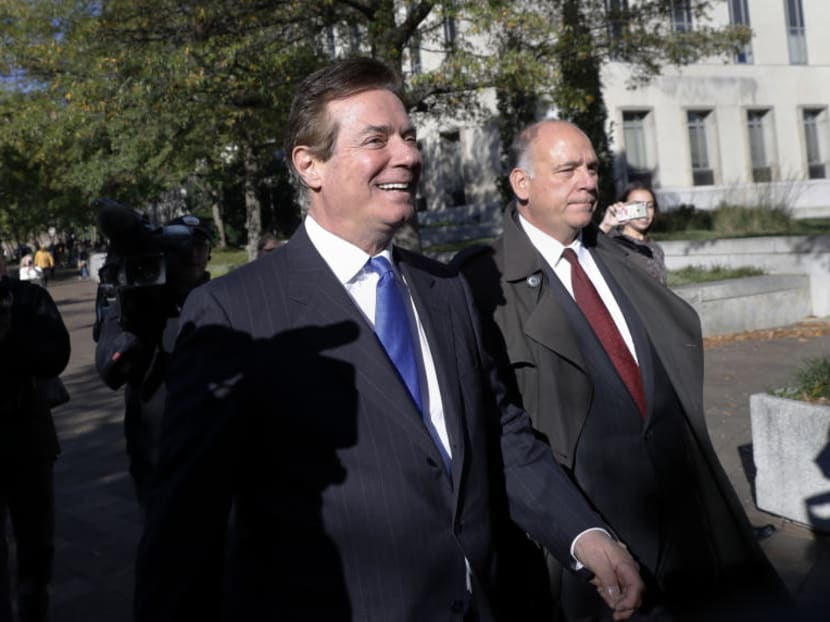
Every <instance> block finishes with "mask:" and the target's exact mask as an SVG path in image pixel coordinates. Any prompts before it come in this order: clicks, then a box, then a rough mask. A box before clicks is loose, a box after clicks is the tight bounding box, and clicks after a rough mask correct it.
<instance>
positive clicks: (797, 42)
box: [784, 0, 807, 65]
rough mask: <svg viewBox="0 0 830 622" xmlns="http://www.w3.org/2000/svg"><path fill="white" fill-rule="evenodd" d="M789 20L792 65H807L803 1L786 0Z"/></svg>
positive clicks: (788, 39)
mask: <svg viewBox="0 0 830 622" xmlns="http://www.w3.org/2000/svg"><path fill="white" fill-rule="evenodd" d="M784 13H785V14H786V18H787V47H788V48H789V51H790V64H791V65H806V64H807V37H806V35H805V33H804V10H803V9H802V8H801V0H784Z"/></svg>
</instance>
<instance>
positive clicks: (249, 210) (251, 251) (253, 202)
mask: <svg viewBox="0 0 830 622" xmlns="http://www.w3.org/2000/svg"><path fill="white" fill-rule="evenodd" d="M243 153H244V155H243V165H244V167H245V182H244V183H245V229H247V230H248V246H247V248H248V260H249V261H253V260H254V259H256V253H257V245H258V244H259V238H260V235H261V233H262V206H261V205H260V203H259V199H258V198H257V196H256V185H255V184H256V179H257V175H256V173H257V171H258V170H259V167H258V165H257V162H256V159H255V158H254V152H253V149H251V146H250V145H249V144H245V146H244V147H243Z"/></svg>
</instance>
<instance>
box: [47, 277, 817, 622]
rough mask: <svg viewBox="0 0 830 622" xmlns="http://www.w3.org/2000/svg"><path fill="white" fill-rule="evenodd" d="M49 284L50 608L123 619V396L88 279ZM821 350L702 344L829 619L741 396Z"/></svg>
mask: <svg viewBox="0 0 830 622" xmlns="http://www.w3.org/2000/svg"><path fill="white" fill-rule="evenodd" d="M49 289H50V292H51V293H52V296H53V297H54V298H55V300H56V302H57V303H58V305H59V306H60V309H61V313H62V314H63V318H64V321H65V322H66V324H67V326H68V328H69V330H70V332H71V334H72V358H71V361H70V364H69V367H68V369H67V370H66V372H65V373H64V374H63V376H62V377H63V380H64V382H65V383H66V385H67V387H68V389H69V391H70V393H71V395H72V400H71V401H70V402H69V403H68V404H66V405H64V406H62V407H60V408H58V409H56V410H55V412H54V416H55V421H56V424H57V427H58V434H59V436H60V439H61V443H62V448H63V453H62V455H61V457H60V459H59V460H58V462H57V464H56V471H55V484H56V497H57V499H56V504H57V509H58V514H57V528H56V533H57V551H56V558H55V578H54V583H53V589H52V618H51V619H52V621H53V622H121V621H125V622H126V621H128V620H129V619H130V613H129V612H130V608H131V594H132V583H133V560H134V553H135V547H136V544H137V542H138V538H139V537H140V529H141V522H140V517H139V511H138V507H137V505H136V503H135V500H134V497H133V491H132V485H131V481H130V478H129V476H128V474H127V470H126V469H127V461H126V457H125V454H124V440H123V434H122V413H123V401H122V399H123V397H122V395H121V393H120V392H113V391H110V390H109V389H107V388H106V387H105V386H104V385H103V383H101V381H100V380H99V379H98V376H97V375H96V373H95V370H94V361H93V353H94V343H93V341H92V334H91V330H92V322H93V319H94V311H93V306H94V299H95V284H94V283H93V282H91V281H78V280H74V279H72V280H63V281H53V282H52V283H50V287H49ZM802 332H803V331H802ZM816 332H818V331H816ZM828 353H830V334H823V335H819V336H806V337H805V336H797V335H795V336H789V337H786V336H785V337H779V338H774V339H766V338H763V336H761V338H758V337H757V336H756V338H753V339H748V340H740V341H735V340H732V341H725V342H722V343H720V344H718V345H716V346H714V347H708V348H707V350H706V376H705V378H706V381H705V382H706V388H705V406H706V416H707V421H708V424H709V427H710V431H711V435H712V439H713V441H714V443H715V447H716V449H717V451H718V454H719V456H720V458H721V461H722V462H723V464H724V467H725V468H726V469H727V472H728V473H729V475H730V477H731V479H732V482H733V484H734V485H735V487H736V489H737V491H738V494H739V495H740V497H741V499H742V501H743V502H744V505H745V507H746V508H747V511H748V513H749V516H750V519H751V520H752V522H753V524H755V525H765V524H772V525H774V526H775V527H776V531H775V533H773V535H772V536H770V537H769V538H767V539H765V540H764V541H763V546H764V548H765V550H766V551H767V554H768V555H769V556H770V559H771V560H772V562H773V563H774V565H775V566H776V568H777V569H778V571H779V573H780V574H781V576H782V578H783V579H784V581H785V582H786V583H787V585H788V587H789V588H790V590H791V591H792V592H793V594H794V595H795V597H796V598H797V600H798V602H799V603H800V604H801V606H802V607H803V609H804V611H805V612H806V611H809V612H810V613H809V616H808V615H806V614H805V619H809V620H810V621H811V622H812V621H813V620H815V621H816V622H817V621H818V620H825V619H828V618H830V594H828V592H830V589H828V586H830V539H828V538H827V537H818V536H815V535H814V534H812V533H810V532H809V531H808V530H807V529H805V528H803V527H799V526H797V525H795V524H792V523H790V522H788V521H786V520H783V519H780V518H777V517H775V516H772V515H769V514H766V513H764V512H761V511H759V510H757V509H756V508H755V506H754V503H753V501H752V491H751V485H750V480H749V477H750V476H751V471H752V468H751V449H749V447H750V444H751V432H750V424H749V395H750V394H752V393H756V392H763V391H766V390H767V389H768V388H773V387H779V386H783V385H786V384H787V382H788V380H789V379H790V376H791V374H792V373H793V371H794V370H795V369H797V368H798V367H799V366H800V365H801V363H802V362H803V361H805V360H807V359H809V358H812V357H815V356H819V355H822V354H828Z"/></svg>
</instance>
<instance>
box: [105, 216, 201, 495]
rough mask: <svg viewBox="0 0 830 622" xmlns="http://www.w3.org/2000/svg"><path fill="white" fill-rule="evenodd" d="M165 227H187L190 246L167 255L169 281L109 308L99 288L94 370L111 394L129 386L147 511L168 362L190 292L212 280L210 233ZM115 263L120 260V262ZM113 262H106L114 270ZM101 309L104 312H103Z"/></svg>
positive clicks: (184, 223) (128, 411)
mask: <svg viewBox="0 0 830 622" xmlns="http://www.w3.org/2000/svg"><path fill="white" fill-rule="evenodd" d="M165 227H188V228H189V229H190V232H191V235H190V236H189V243H187V244H184V245H182V246H181V248H177V249H174V250H171V251H168V252H167V253H166V256H165V264H166V272H167V275H166V276H167V280H166V282H165V283H164V284H163V285H160V286H147V287H135V288H132V289H129V290H127V289H122V290H121V292H120V293H119V294H118V295H117V296H115V298H114V300H112V301H111V302H110V303H109V304H107V305H102V304H101V301H102V298H105V297H106V294H105V293H102V292H104V291H105V288H106V287H107V285H106V284H102V286H101V287H100V288H99V296H98V298H99V304H98V305H97V306H98V308H99V316H100V317H99V320H98V323H97V326H96V332H95V334H96V335H97V345H96V348H95V366H96V369H97V370H98V373H99V375H100V376H101V378H102V379H103V380H104V382H105V383H106V385H107V386H108V387H110V388H111V389H118V388H120V387H121V386H122V385H124V384H126V388H125V391H124V399H125V412H124V435H125V438H126V441H127V454H128V456H129V460H130V475H131V476H132V478H133V484H134V486H135V491H136V498H137V500H138V503H139V505H140V506H141V507H142V508H143V507H144V504H145V501H146V495H147V491H148V489H149V486H150V482H151V480H152V476H153V471H154V467H155V464H156V461H157V460H158V446H159V434H160V433H161V418H162V414H163V411H164V401H165V398H166V396H167V391H166V388H165V384H164V380H165V374H166V371H167V362H168V359H169V356H170V353H171V352H172V351H173V345H174V343H175V339H176V334H177V332H178V328H179V312H180V310H181V308H182V305H183V304H184V301H185V299H186V298H187V295H188V294H189V293H190V291H191V290H192V289H193V288H194V287H196V286H197V285H200V284H202V283H205V282H207V281H208V280H209V279H210V274H209V273H208V272H207V270H206V268H207V263H208V260H209V258H210V230H209V229H208V228H207V227H206V226H205V225H204V223H203V222H202V221H201V220H200V219H199V218H197V217H196V216H192V215H185V216H180V217H178V218H175V219H174V220H172V221H170V222H168V223H167V225H165ZM116 261H117V260H116ZM112 262H113V258H112V257H108V259H107V263H109V264H110V265H112ZM102 307H103V310H102V311H100V309H101V308H102Z"/></svg>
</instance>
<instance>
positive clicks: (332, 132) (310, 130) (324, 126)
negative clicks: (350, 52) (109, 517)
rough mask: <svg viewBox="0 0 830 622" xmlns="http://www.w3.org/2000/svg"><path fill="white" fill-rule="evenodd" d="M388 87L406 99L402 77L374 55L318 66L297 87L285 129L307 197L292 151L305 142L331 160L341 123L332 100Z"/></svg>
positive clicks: (297, 180)
mask: <svg viewBox="0 0 830 622" xmlns="http://www.w3.org/2000/svg"><path fill="white" fill-rule="evenodd" d="M374 90H385V91H390V92H392V93H394V94H395V95H396V96H397V97H398V99H400V100H401V102H402V103H404V105H405V102H404V96H403V88H402V85H401V79H400V77H399V76H398V74H397V73H395V72H394V71H393V70H392V69H390V68H389V67H387V66H386V65H384V64H383V63H381V62H380V61H377V60H374V59H371V58H349V59H345V60H341V61H337V62H335V63H332V64H331V65H327V66H326V67H323V68H322V69H318V70H317V71H315V72H314V73H312V74H311V75H309V76H308V77H307V78H306V79H305V80H303V81H302V82H301V83H300V84H299V86H298V87H297V91H296V93H295V94H294V100H293V101H292V103H291V111H290V113H289V115H288V123H287V126H286V131H285V154H286V159H287V160H288V167H289V170H290V172H291V178H292V182H293V184H294V187H295V188H296V189H297V190H298V191H299V193H300V195H301V198H303V199H304V197H305V193H306V187H305V184H304V183H303V180H302V177H300V175H299V174H298V173H297V170H296V169H295V168H294V163H293V161H292V158H291V153H292V151H293V150H294V147H297V146H300V145H303V146H306V147H308V148H309V151H310V152H311V153H312V154H313V155H314V156H315V157H317V158H320V159H321V160H323V161H326V160H328V159H329V158H330V157H331V155H332V153H333V151H334V143H335V141H336V139H337V131H338V127H337V124H336V123H333V122H332V121H331V120H330V119H328V118H327V116H328V115H327V106H328V104H329V102H332V101H336V100H341V99H346V98H348V97H352V96H353V95H357V94H359V93H363V92H365V91H374Z"/></svg>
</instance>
